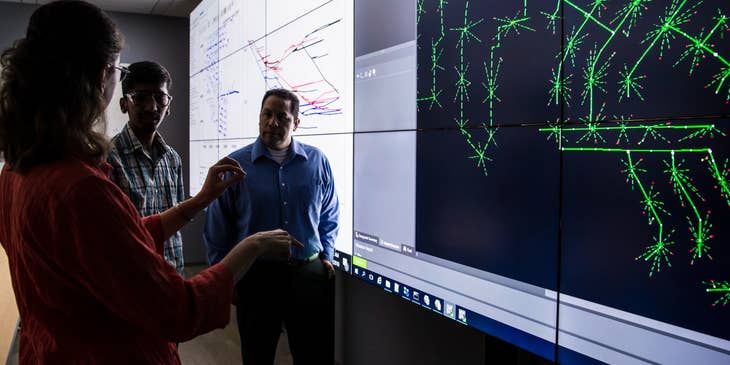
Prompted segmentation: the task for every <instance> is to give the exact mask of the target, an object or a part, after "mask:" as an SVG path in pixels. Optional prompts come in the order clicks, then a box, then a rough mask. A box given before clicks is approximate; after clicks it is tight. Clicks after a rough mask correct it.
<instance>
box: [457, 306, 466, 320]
mask: <svg viewBox="0 0 730 365" xmlns="http://www.w3.org/2000/svg"><path fill="white" fill-rule="evenodd" d="M459 320H460V321H462V322H464V323H466V311H465V310H464V309H462V308H459Z"/></svg>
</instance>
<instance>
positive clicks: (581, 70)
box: [416, 0, 730, 306]
mask: <svg viewBox="0 0 730 365" xmlns="http://www.w3.org/2000/svg"><path fill="white" fill-rule="evenodd" d="M515 3H516V5H521V6H519V11H518V12H517V13H516V14H515V15H513V16H506V17H492V18H485V17H484V16H482V15H473V14H472V13H470V8H469V6H470V2H469V1H456V0H449V1H446V0H436V1H426V0H418V1H417V19H416V21H417V25H418V32H419V33H418V46H419V49H420V50H421V51H420V52H422V53H425V54H430V57H429V58H430V59H428V58H426V59H424V58H425V57H421V58H419V61H418V67H419V69H421V72H420V73H419V77H420V79H419V90H418V92H419V93H418V99H417V100H418V108H419V111H424V110H433V109H449V110H452V111H453V114H454V117H453V119H454V123H455V128H456V129H457V130H458V133H460V134H461V135H462V136H463V138H464V140H465V142H466V145H467V146H468V149H469V150H470V151H471V153H470V155H469V156H468V158H469V159H471V160H473V161H474V165H475V167H476V168H478V169H480V170H481V171H482V172H483V174H484V175H485V176H488V175H489V168H490V165H491V164H493V163H497V161H495V160H496V156H495V154H494V151H495V150H496V148H498V134H499V129H500V125H499V123H498V119H497V115H498V113H499V112H500V110H499V103H500V102H501V101H502V100H501V99H500V96H499V95H500V71H501V70H502V68H503V65H504V63H505V62H509V59H508V58H507V57H508V56H509V55H502V54H501V52H500V51H501V48H503V46H504V44H505V42H507V41H508V39H509V41H512V40H514V39H518V38H519V36H520V34H521V33H526V32H550V33H551V34H552V35H555V36H557V37H560V36H561V34H560V33H561V29H562V30H565V34H563V35H562V36H563V37H564V38H563V40H562V41H563V43H562V47H561V50H559V51H558V53H557V54H556V55H555V60H556V61H555V66H554V67H553V68H552V69H551V74H552V77H551V78H550V80H545V81H546V82H545V85H546V87H545V99H546V104H547V106H550V105H561V104H562V105H565V107H566V108H568V107H570V106H571V104H574V103H578V104H579V105H581V106H583V107H586V109H587V111H588V113H587V115H585V116H584V117H582V118H579V120H577V121H568V120H561V119H560V118H556V119H555V120H551V121H541V122H544V125H543V128H539V132H541V133H545V134H546V137H547V138H546V139H547V140H549V141H553V142H554V143H555V144H556V146H557V148H558V149H559V150H561V151H563V152H564V153H589V152H590V153H611V154H616V155H617V156H619V158H620V161H621V164H622V166H623V169H622V170H621V172H622V173H623V174H625V176H626V182H627V183H628V185H629V186H630V190H631V191H633V192H635V193H636V192H638V194H639V197H640V204H641V205H640V207H641V209H642V212H643V213H644V215H645V216H646V218H647V224H648V226H649V228H650V229H651V230H652V231H653V234H651V237H650V240H649V243H648V244H647V245H646V246H645V247H644V248H643V249H642V251H640V252H639V253H638V254H637V256H636V257H635V258H634V260H636V261H638V262H646V263H647V265H648V275H649V276H650V277H651V276H653V275H655V274H657V273H658V272H660V271H661V270H662V269H667V268H670V267H671V266H672V256H673V250H675V249H677V247H678V246H679V243H677V242H674V239H673V233H674V232H675V229H672V228H670V227H667V226H665V224H664V222H665V220H666V217H668V216H671V215H672V213H675V214H678V212H670V211H669V210H667V209H666V208H665V203H664V202H665V201H666V200H665V199H670V198H671V197H665V196H662V195H661V194H660V193H659V191H658V190H656V189H655V184H654V183H653V182H649V181H647V179H645V178H643V175H645V174H646V172H647V168H646V166H644V165H642V162H643V161H644V159H643V158H642V156H645V155H647V154H652V155H654V156H657V155H658V156H661V158H662V164H663V165H664V166H663V167H664V168H663V169H662V171H661V173H662V174H664V176H666V178H667V183H668V184H670V185H671V190H672V191H673V193H674V196H675V197H674V199H678V200H679V202H680V204H681V206H682V207H684V208H685V210H686V213H684V212H681V213H682V214H684V215H686V220H685V221H686V224H687V228H688V230H689V232H690V235H691V242H689V245H690V248H689V252H690V256H691V258H690V264H691V265H694V264H695V263H696V262H698V261H701V260H712V259H713V257H712V247H713V245H714V244H715V243H716V242H713V241H716V240H714V238H715V237H714V235H713V223H715V224H717V222H713V216H712V214H711V212H710V211H709V210H707V209H703V203H704V202H706V201H707V199H708V198H710V199H722V200H723V205H724V206H725V207H730V176H729V175H730V166H729V165H728V159H727V158H725V159H724V160H722V159H721V158H720V157H719V156H716V154H715V153H714V152H713V151H712V149H711V148H709V147H702V144H703V142H704V141H709V140H712V139H718V138H724V137H726V136H727V135H726V133H725V132H724V131H723V130H722V129H721V128H720V127H718V126H717V125H715V124H713V123H700V124H693V123H681V122H680V123H676V122H675V123H671V122H668V121H666V120H664V121H660V120H632V119H631V117H630V116H629V117H627V116H621V115H620V116H616V115H613V116H607V115H604V110H605V108H606V105H607V104H608V103H616V104H618V103H621V102H625V101H627V100H637V99H638V100H640V101H642V102H643V101H644V100H645V95H644V94H643V93H642V91H643V90H644V87H645V85H646V84H645V83H648V82H652V80H649V79H647V77H646V76H645V75H644V74H642V70H643V69H644V68H646V67H651V62H652V60H654V59H656V60H659V61H662V60H663V58H664V57H665V56H666V55H667V53H668V52H667V50H669V49H670V48H671V47H672V46H674V47H683V50H682V52H681V53H680V54H679V56H678V57H676V59H675V60H673V65H672V66H673V67H674V68H675V69H677V70H678V71H679V70H680V69H682V68H685V69H686V68H687V67H688V76H689V77H692V76H694V74H695V73H696V70H697V68H698V67H699V66H700V65H701V64H703V65H705V67H713V68H714V69H716V71H715V72H714V74H713V75H712V77H711V78H710V79H708V80H706V81H705V82H704V89H701V90H698V92H706V93H714V94H716V95H719V96H721V98H722V99H723V101H724V103H725V104H727V103H729V102H730V52H729V51H730V47H728V40H727V39H726V37H727V35H726V33H728V31H730V18H729V17H728V14H727V13H726V11H727V10H723V9H715V11H714V13H711V14H706V13H705V14H700V13H698V11H697V8H698V6H699V5H700V4H701V3H702V2H701V1H688V0H671V1H669V0H667V1H652V0H623V1H608V0H590V1H585V2H583V5H580V4H578V3H579V2H578V1H571V0H557V1H555V7H554V11H552V12H550V11H540V12H531V11H530V7H529V6H528V5H529V4H528V1H527V0H522V1H515ZM519 3H521V4H519ZM609 3H610V4H609ZM649 7H654V8H656V7H662V8H663V9H662V11H661V13H662V15H661V16H660V17H659V19H656V18H651V19H650V18H648V17H646V16H645V14H646V13H647V10H648V9H649ZM447 12H451V13H452V14H453V13H458V14H460V15H461V14H463V17H462V16H459V18H460V19H461V18H463V22H459V23H458V24H447V21H446V13H447ZM569 12H572V13H573V14H575V15H576V16H575V17H573V18H571V19H578V20H579V21H578V22H577V23H576V24H568V23H567V21H565V19H564V18H567V17H566V14H567V13H569ZM424 17H429V20H430V21H431V22H432V23H430V24H438V27H439V28H438V29H437V30H435V32H434V33H435V34H436V35H435V36H433V37H430V39H426V38H425V37H423V34H422V29H421V27H422V23H423V19H424ZM692 20H699V21H702V22H704V23H707V24H706V26H705V27H703V28H702V30H701V31H700V32H699V33H697V34H690V33H689V32H688V31H686V30H685V28H686V25H687V24H688V23H689V22H690V21H692ZM646 22H650V23H651V28H650V29H651V30H650V31H648V32H643V33H642V34H638V32H637V31H636V28H637V25H639V24H642V23H646ZM561 25H562V27H561ZM588 25H590V26H592V27H594V28H597V29H600V30H601V31H602V33H603V34H595V33H594V34H590V33H588V32H587V31H586V28H587V26H588ZM488 27H491V28H490V29H489V30H490V31H491V32H490V33H489V34H493V36H491V37H490V38H488V39H485V38H484V37H483V36H481V37H480V34H486V33H487V30H485V28H488ZM447 37H449V38H448V40H451V39H452V38H455V39H456V41H455V42H447ZM627 38H631V39H637V40H640V41H639V44H640V45H641V47H642V48H643V51H641V52H640V55H639V56H638V58H636V59H635V61H634V62H633V63H631V64H623V65H617V64H615V63H614V62H613V60H614V58H615V56H616V51H611V49H612V47H611V46H612V45H613V44H615V43H617V42H624V41H625V40H626V39H627ZM594 39H595V41H594ZM454 43H455V44H454ZM484 43H486V44H487V46H488V47H487V48H486V49H488V53H485V54H484V56H483V57H482V59H479V60H478V65H479V67H480V68H481V70H480V71H481V72H480V74H481V75H482V79H481V80H480V81H479V82H477V81H474V80H470V79H469V75H470V73H469V68H470V67H473V65H474V64H475V62H474V61H475V60H473V59H468V57H467V56H466V55H465V50H467V48H468V47H471V46H473V45H479V44H484ZM447 47H455V52H456V53H457V54H458V61H457V63H456V64H455V65H453V66H452V67H450V68H449V67H447V66H446V65H445V64H444V62H442V56H443V55H444V51H445V50H446V49H447ZM723 47H724V48H723ZM452 49H453V48H452ZM429 50H430V52H429ZM422 53H419V54H422ZM581 57H582V58H581ZM664 61H666V60H664ZM423 68H426V69H428V72H426V71H425V70H424V69H423ZM609 72H617V73H618V75H619V81H618V83H617V84H616V85H609V83H608V78H607V76H608V74H609ZM424 74H430V80H423V75H424ZM471 74H473V73H471ZM446 82H448V83H452V84H451V85H449V86H450V87H451V88H453V90H454V92H453V94H451V95H446V93H445V92H444V87H443V86H442V85H444V83H446ZM424 85H427V86H429V87H423V86H424ZM574 88H576V90H579V93H578V96H577V97H576V98H575V100H573V89H574ZM609 91H612V92H611V93H610V92H609ZM476 94H478V95H479V96H478V101H479V102H481V103H482V104H483V105H484V108H483V115H480V116H478V120H479V121H478V122H477V121H475V120H477V118H475V116H473V115H467V113H466V106H467V105H468V104H470V103H474V102H476V100H473V99H474V98H475V95H476ZM724 117H726V118H727V116H724ZM677 133H680V134H681V136H677ZM649 141H653V142H657V141H658V142H662V143H664V144H665V145H666V146H667V147H672V146H674V145H681V143H686V142H688V141H694V144H693V146H694V145H699V146H700V147H697V148H654V147H650V148H643V147H642V145H645V144H646V143H647V142H649ZM553 142H550V143H553ZM631 144H633V145H632V146H630V145H631ZM691 156H695V157H699V158H700V161H701V163H702V164H703V165H704V166H705V170H704V171H697V170H696V169H695V170H691V169H690V167H688V159H690V158H691ZM700 173H705V174H710V175H711V178H712V179H713V181H714V182H715V190H716V191H715V192H703V191H700V189H699V188H698V187H697V186H695V184H694V183H693V178H692V174H700ZM710 195H712V197H710ZM727 239H728V238H727V237H725V238H724V240H725V241H727ZM701 284H702V285H703V287H704V288H705V291H706V292H707V293H709V294H710V295H712V296H713V297H712V300H711V304H712V306H716V305H718V304H719V305H722V306H725V305H727V304H728V303H729V302H730V282H728V281H727V280H712V279H708V280H706V281H704V282H702V283H701Z"/></svg>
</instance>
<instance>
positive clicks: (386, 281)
mask: <svg viewBox="0 0 730 365" xmlns="http://www.w3.org/2000/svg"><path fill="white" fill-rule="evenodd" d="M385 287H386V288H388V289H390V280H387V279H386V280H385Z"/></svg>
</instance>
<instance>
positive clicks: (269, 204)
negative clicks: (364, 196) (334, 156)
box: [203, 138, 339, 265]
mask: <svg viewBox="0 0 730 365" xmlns="http://www.w3.org/2000/svg"><path fill="white" fill-rule="evenodd" d="M229 157H231V158H233V159H234V160H236V161H238V163H239V164H241V167H242V168H243V170H244V171H246V178H245V179H243V180H242V181H241V182H240V183H238V184H236V185H234V186H231V187H229V188H228V189H227V190H226V191H225V192H224V193H223V194H222V195H221V196H220V197H219V198H218V199H217V200H215V201H214V202H213V203H212V204H211V205H210V206H209V207H208V209H207V211H206V214H205V228H204V231H203V236H204V239H205V246H206V249H207V251H208V260H209V262H210V264H211V265H212V264H215V263H217V262H218V261H220V260H221V259H222V258H223V257H225V255H226V254H227V253H228V252H229V251H230V250H231V249H232V248H233V247H234V246H235V245H236V244H237V243H238V242H240V241H241V240H242V239H244V238H246V237H248V236H249V235H252V234H254V233H257V232H261V231H267V230H272V229H277V228H281V229H283V230H285V231H287V232H289V233H290V234H291V235H292V236H294V238H296V239H297V240H299V241H300V242H301V243H303V244H304V248H299V247H293V249H292V258H295V259H305V258H309V257H311V256H313V255H314V254H317V253H319V254H320V257H321V258H323V259H327V260H332V255H333V253H334V243H335V238H336V237H337V229H338V216H339V202H338V200H337V193H336V192H335V182H334V179H333V177H332V170H331V168H330V164H329V162H328V161H327V158H326V157H325V155H324V154H323V153H322V151H320V150H319V149H317V148H316V147H313V146H309V145H306V144H304V143H300V142H297V141H296V140H294V139H293V138H292V143H291V145H290V148H289V153H288V155H287V157H286V158H285V159H284V161H283V162H282V164H281V165H279V164H278V163H276V162H275V161H274V160H273V159H272V158H271V155H270V154H269V152H268V150H267V149H266V146H264V144H263V142H262V141H261V138H258V139H257V140H256V142H254V143H252V144H250V145H248V146H246V147H243V148H241V149H239V150H237V151H235V152H233V153H232V154H231V155H230V156H229Z"/></svg>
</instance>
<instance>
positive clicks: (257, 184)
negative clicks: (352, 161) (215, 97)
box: [203, 89, 339, 365]
mask: <svg viewBox="0 0 730 365" xmlns="http://www.w3.org/2000/svg"><path fill="white" fill-rule="evenodd" d="M298 115H299V99H298V98H297V96H296V95H295V94H294V93H292V92H291V91H288V90H284V89H273V90H269V91H268V92H266V94H265V95H264V98H263V100H262V102H261V113H260V114H259V138H257V139H256V141H255V142H254V143H252V144H250V145H248V146H246V147H243V148H241V149H239V150H237V151H235V152H233V153H232V154H231V155H230V157H231V158H233V159H234V160H236V161H238V163H239V164H241V167H242V168H243V170H244V171H245V172H246V178H245V179H244V180H242V181H241V182H240V183H239V184H237V185H234V186H231V187H230V188H228V190H226V192H225V193H224V194H223V195H221V196H220V197H219V198H218V199H217V200H216V201H214V202H213V203H212V204H211V205H210V207H208V210H207V212H206V217H205V229H204V233H203V234H204V238H205V245H206V249H207V252H208V260H209V261H210V264H211V265H212V264H215V263H217V262H218V261H220V260H221V259H222V258H223V257H224V256H225V255H226V254H227V253H228V251H229V250H230V249H231V248H232V247H233V246H234V245H235V244H236V243H237V242H239V241H240V240H242V239H243V238H245V237H247V236H249V235H252V234H255V233H257V232H260V231H266V230H271V229H276V228H280V229H283V230H286V231H287V232H289V233H290V234H291V235H292V236H293V237H294V238H296V239H297V240H298V241H300V242H301V243H303V244H304V247H303V248H299V247H293V248H292V259H290V260H288V261H280V260H279V259H277V258H274V257H270V258H269V257H261V258H259V259H258V260H257V261H256V263H254V264H253V266H252V267H251V269H250V270H249V271H248V273H247V274H246V275H245V276H244V277H243V279H241V281H240V282H239V283H238V284H237V285H236V296H235V297H236V298H237V299H236V302H237V303H236V304H237V305H236V312H237V316H238V318H237V319H238V331H239V334H240V336H241V355H242V358H243V363H244V364H246V365H256V364H273V362H274V357H275V353H276V346H277V342H278V340H279V337H280V333H281V328H282V324H284V326H285V327H286V330H287V335H288V339H289V347H290V349H291V352H292V357H293V358H294V362H295V363H297V364H299V363H301V364H332V363H333V362H334V282H333V277H334V267H333V266H332V263H331V261H332V255H333V252H334V242H335V238H336V237H337V229H338V215H339V203H338V200H337V193H336V192H335V183H334V180H333V177H332V170H331V168H330V165H329V162H328V161H327V158H326V157H325V156H324V154H323V153H322V151H320V150H319V149H317V148H316V147H313V146H309V145H306V144H304V143H301V142H298V141H296V140H295V139H293V138H292V136H291V133H292V132H293V131H295V130H296V129H297V126H298V125H299V117H298Z"/></svg>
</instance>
